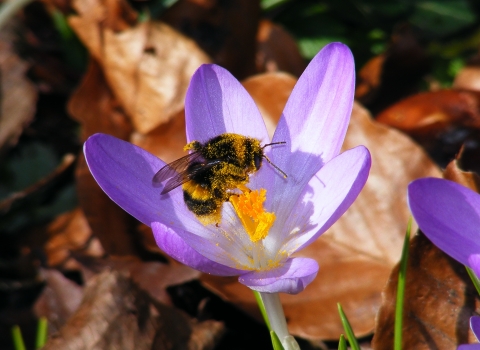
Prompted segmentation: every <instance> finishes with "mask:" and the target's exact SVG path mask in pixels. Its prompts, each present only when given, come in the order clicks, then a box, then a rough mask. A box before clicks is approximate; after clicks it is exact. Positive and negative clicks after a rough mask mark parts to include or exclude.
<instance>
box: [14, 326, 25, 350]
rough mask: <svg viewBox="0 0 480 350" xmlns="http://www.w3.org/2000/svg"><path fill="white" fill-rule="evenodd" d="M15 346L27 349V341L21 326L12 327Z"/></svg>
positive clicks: (16, 348) (19, 348)
mask: <svg viewBox="0 0 480 350" xmlns="http://www.w3.org/2000/svg"><path fill="white" fill-rule="evenodd" d="M12 337H13V346H14V347H15V350H25V343H24V342H23V338H22V331H21V330H20V327H19V326H13V327H12Z"/></svg>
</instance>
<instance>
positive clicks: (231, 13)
mask: <svg viewBox="0 0 480 350" xmlns="http://www.w3.org/2000/svg"><path fill="white" fill-rule="evenodd" d="M259 18H260V1H259V0H250V1H244V0H229V1H222V0H179V1H177V2H176V3H175V4H174V5H173V6H171V7H170V8H169V9H168V10H167V11H165V13H164V14H163V15H162V17H161V18H160V19H161V20H162V21H165V22H166V23H168V24H169V25H171V26H172V27H173V28H175V29H176V30H178V31H179V32H182V33H183V34H184V35H186V36H188V37H190V38H192V39H193V40H195V42H196V43H197V44H198V46H200V48H202V50H204V51H205V52H206V53H207V54H208V55H209V56H210V57H212V59H213V62H215V63H216V64H218V65H220V66H222V67H224V68H226V69H227V70H228V71H230V72H231V73H232V74H233V75H234V76H235V77H236V78H237V79H243V78H246V77H248V76H250V75H252V74H255V73H256V70H255V52H256V49H257V42H256V38H255V37H256V34H257V28H258V21H259Z"/></svg>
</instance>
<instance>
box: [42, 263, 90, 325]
mask: <svg viewBox="0 0 480 350" xmlns="http://www.w3.org/2000/svg"><path fill="white" fill-rule="evenodd" d="M41 274H42V276H43V278H44V280H45V284H46V285H45V288H44V289H43V291H42V294H41V295H40V296H39V297H38V299H37V301H36V302H35V305H34V307H33V309H34V312H35V315H36V316H37V317H38V318H40V317H45V318H47V319H48V322H49V330H48V331H49V333H50V334H53V333H55V332H57V331H58V330H59V329H60V328H61V327H62V326H63V325H64V324H65V323H66V322H67V320H68V318H69V317H70V316H71V315H72V314H73V313H74V312H75V310H77V308H78V306H79V305H80V302H81V301H82V297H83V287H81V286H79V285H78V284H76V283H75V282H73V281H71V280H69V279H68V278H66V277H65V276H64V275H62V274H61V273H60V272H59V271H57V270H53V269H43V270H41Z"/></svg>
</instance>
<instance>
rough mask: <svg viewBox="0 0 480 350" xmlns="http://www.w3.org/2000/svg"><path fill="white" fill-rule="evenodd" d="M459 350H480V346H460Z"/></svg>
mask: <svg viewBox="0 0 480 350" xmlns="http://www.w3.org/2000/svg"><path fill="white" fill-rule="evenodd" d="M457 350H480V344H466V345H460V346H459V347H458V348H457Z"/></svg>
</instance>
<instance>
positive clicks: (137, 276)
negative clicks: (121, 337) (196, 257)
mask: <svg viewBox="0 0 480 350" xmlns="http://www.w3.org/2000/svg"><path fill="white" fill-rule="evenodd" d="M76 259H77V261H78V263H79V265H80V269H81V271H82V275H83V276H84V279H85V280H86V281H88V280H90V279H91V278H94V277H95V276H96V275H97V274H99V273H101V272H103V271H105V270H111V271H118V272H121V273H123V274H125V275H128V276H130V277H131V279H132V281H133V282H135V283H136V284H137V285H138V287H139V288H140V289H142V290H143V291H145V292H147V293H148V295H149V296H150V297H151V298H152V299H153V300H155V301H157V302H160V303H162V304H165V305H171V304H172V301H171V299H170V296H169V295H168V293H167V292H166V289H167V287H170V286H173V285H178V284H182V283H186V282H189V281H191V280H194V279H197V278H198V276H200V272H198V271H197V270H194V269H192V268H190V267H188V266H185V265H183V264H179V263H171V264H162V263H158V262H154V261H151V262H144V261H141V260H140V259H139V258H137V257H135V256H117V257H115V256H110V257H107V258H98V257H96V258H92V257H91V256H86V255H77V256H76Z"/></svg>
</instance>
